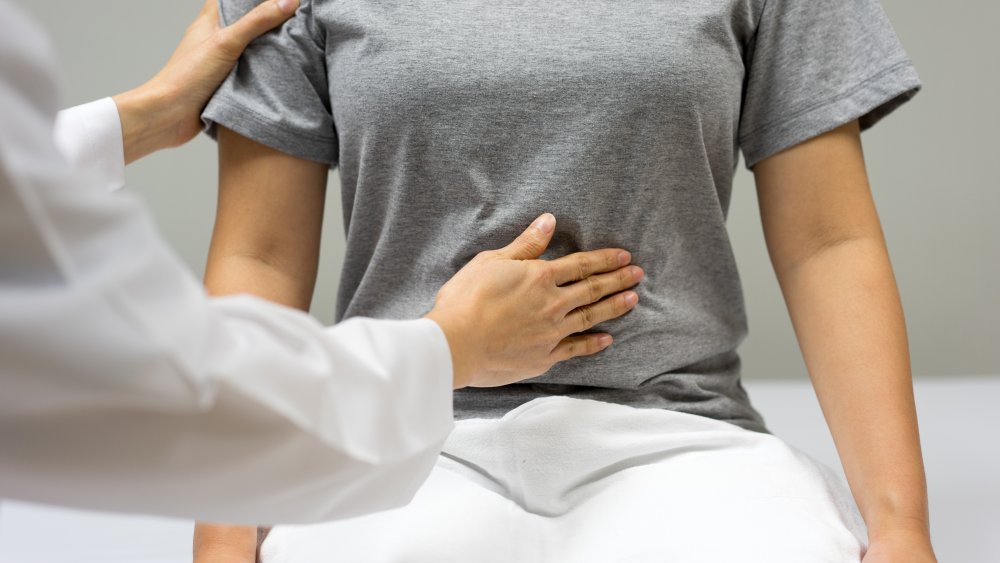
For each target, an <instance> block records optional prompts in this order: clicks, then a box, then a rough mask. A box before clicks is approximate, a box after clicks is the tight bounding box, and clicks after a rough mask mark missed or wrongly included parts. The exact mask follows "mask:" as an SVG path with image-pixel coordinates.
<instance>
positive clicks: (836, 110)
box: [740, 60, 921, 169]
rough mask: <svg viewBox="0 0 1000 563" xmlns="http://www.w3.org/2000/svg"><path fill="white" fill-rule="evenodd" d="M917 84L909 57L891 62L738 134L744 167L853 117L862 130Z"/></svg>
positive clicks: (910, 94) (902, 100)
mask: <svg viewBox="0 0 1000 563" xmlns="http://www.w3.org/2000/svg"><path fill="white" fill-rule="evenodd" d="M920 88H921V83H920V79H919V77H918V76H917V71H916V69H915V68H914V66H913V64H912V63H911V62H910V61H909V60H904V61H900V62H898V63H896V64H894V65H891V66H889V67H887V68H886V69H885V70H883V71H881V72H879V73H877V74H875V75H874V76H872V77H870V78H868V79H866V80H864V81H862V82H860V83H858V84H857V85H855V86H853V87H852V88H849V89H847V90H846V91H844V92H842V93H840V94H838V95H837V96H835V97H833V98H832V99H829V100H827V101H826V102H825V103H821V104H818V105H815V106H813V107H811V108H809V109H807V110H805V111H801V112H799V113H797V114H794V115H793V116H792V117H790V118H788V119H786V120H784V121H780V122H776V123H772V124H768V125H765V126H763V127H760V128H758V129H755V130H753V131H751V132H749V133H747V134H745V135H742V136H741V138H740V145H741V146H742V147H743V154H744V157H745V159H746V168H747V169H751V168H753V167H754V166H755V165H756V164H757V163H758V162H760V161H761V160H764V159H765V158H767V157H769V156H772V155H774V154H777V153H779V152H781V151H783V150H785V149H787V148H789V147H792V146H794V145H797V144H799V143H801V142H803V141H806V140H808V139H811V138H813V137H815V136H817V135H820V134H822V133H825V132H827V131H830V130H833V129H835V128H837V127H839V126H841V125H844V124H846V123H849V122H851V121H854V120H856V119H857V120H860V126H861V130H862V131H864V130H866V129H868V128H870V127H871V126H873V125H874V124H875V123H877V122H878V121H879V120H881V119H882V118H883V117H885V116H887V115H889V114H890V113H892V112H893V111H894V110H895V109H896V108H898V107H899V106H901V105H902V104H903V103H905V102H906V101H908V100H910V99H911V98H913V96H915V95H916V93H917V92H918V91H919V90H920Z"/></svg>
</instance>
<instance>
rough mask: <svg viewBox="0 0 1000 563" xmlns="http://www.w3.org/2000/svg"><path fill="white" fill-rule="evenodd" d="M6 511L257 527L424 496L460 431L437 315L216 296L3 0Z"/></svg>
mask: <svg viewBox="0 0 1000 563" xmlns="http://www.w3.org/2000/svg"><path fill="white" fill-rule="evenodd" d="M0 29H4V30H13V33H2V34H0V54H2V55H3V56H0V497H7V498H14V499H21V500H29V501H37V502H49V503H54V504H62V505H70V506H77V507H85V508H94V509H106V510H115V511H127V512H140V513H152V514H161V515H169V516H177V517H186V518H197V519H202V520H206V521H214V522H231V523H245V524H269V523H281V522H288V523H295V522H314V521H319V520H325V519H332V518H339V517H349V516H354V515H358V514H363V513H366V512H371V511H374V510H379V509H386V508H391V507H395V506H400V505H403V504H405V503H406V502H408V500H409V499H410V498H411V497H412V495H413V494H414V493H415V491H416V490H417V488H418V486H419V485H420V483H421V482H422V481H423V480H424V479H425V478H426V476H427V475H428V474H429V473H430V470H431V468H432V467H433V464H434V462H435V459H436V457H437V454H438V452H439V450H440V447H441V446H442V444H443V442H444V440H445V438H446V437H447V435H448V433H449V432H450V431H451V429H452V426H453V422H452V403H451V379H452V376H451V371H452V365H451V355H450V352H449V349H448V346H447V341H446V339H445V338H444V335H443V333H442V332H441V330H440V328H439V327H438V326H437V325H436V324H435V323H433V322H432V321H430V320H424V319H421V320H411V321H378V320H370V319H353V320H349V321H347V322H344V323H341V324H339V325H337V326H335V327H332V328H325V327H323V326H321V325H320V324H319V323H317V322H316V321H315V320H314V319H313V318H311V317H309V316H308V315H306V314H304V313H301V312H298V311H295V310H293V309H289V308H285V307H282V306H280V305H275V304H272V303H268V302H265V301H263V300H260V299H257V298H254V297H250V296H235V297H228V298H221V299H210V298H209V297H207V296H206V294H205V293H204V291H203V290H202V287H201V285H200V284H199V283H198V282H197V281H196V280H195V278H194V277H193V276H192V275H191V273H190V272H189V271H188V270H187V269H186V268H185V267H184V265H183V264H182V262H181V261H180V260H179V259H178V258H177V257H176V256H175V255H174V253H173V252H172V251H171V250H170V248H168V246H167V245H166V244H165V243H164V242H163V241H162V240H161V238H160V237H159V235H158V234H157V232H156V230H155V227H154V225H153V223H152V221H151V219H150V216H149V214H148V213H147V212H146V210H145V209H144V208H143V206H142V205H140V203H138V201H137V200H136V199H135V198H134V197H133V196H132V195H131V194H128V193H108V191H107V190H106V189H104V188H106V185H103V184H102V183H101V180H100V179H99V178H98V176H99V175H98V174H87V173H83V172H79V171H76V170H75V169H74V168H73V167H72V166H71V165H70V164H68V163H67V161H66V159H65V158H64V156H63V154H62V152H61V151H60V150H59V149H57V147H56V145H55V143H54V142H53V122H54V117H55V107H56V96H55V95H54V94H52V92H55V85H54V80H53V76H52V68H53V67H54V64H53V61H52V57H51V54H50V53H51V50H50V47H49V46H48V44H47V41H46V40H45V38H44V37H43V36H42V34H41V33H40V32H39V31H38V30H37V28H36V27H34V26H33V24H31V23H30V22H29V21H28V20H27V18H26V17H25V16H24V15H23V13H22V12H20V11H19V9H17V8H14V7H13V6H12V5H10V4H9V3H7V2H5V1H4V0H0Z"/></svg>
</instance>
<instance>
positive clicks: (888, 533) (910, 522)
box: [867, 514, 930, 541]
mask: <svg viewBox="0 0 1000 563" xmlns="http://www.w3.org/2000/svg"><path fill="white" fill-rule="evenodd" d="M867 527H868V538H869V539H870V540H871V541H878V540H879V539H881V538H885V537H894V536H900V535H905V536H909V537H913V538H924V537H925V538H927V539H928V540H929V539H930V525H929V523H928V521H927V519H926V518H924V517H922V516H907V515H898V514H893V515H883V516H880V517H879V518H877V519H874V520H873V521H872V522H870V523H868V524H867Z"/></svg>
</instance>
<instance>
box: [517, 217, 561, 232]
mask: <svg viewBox="0 0 1000 563" xmlns="http://www.w3.org/2000/svg"><path fill="white" fill-rule="evenodd" d="M522 224H523V223H522ZM531 226H532V227H534V228H536V229H538V230H539V231H542V232H543V233H546V234H547V233H551V232H552V230H553V229H555V227H556V217H555V215H553V214H551V213H544V214H542V216H541V217H539V218H538V219H535V222H534V223H533V224H532V225H531Z"/></svg>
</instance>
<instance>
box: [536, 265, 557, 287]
mask: <svg viewBox="0 0 1000 563" xmlns="http://www.w3.org/2000/svg"><path fill="white" fill-rule="evenodd" d="M535 279H537V280H538V282H539V283H541V284H542V285H545V286H554V285H556V273H555V271H554V270H553V269H552V266H550V265H549V263H548V262H542V263H541V265H539V266H538V267H536V268H535Z"/></svg>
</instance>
